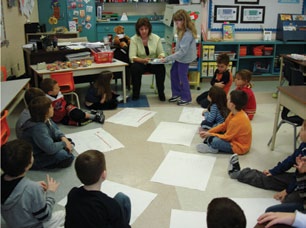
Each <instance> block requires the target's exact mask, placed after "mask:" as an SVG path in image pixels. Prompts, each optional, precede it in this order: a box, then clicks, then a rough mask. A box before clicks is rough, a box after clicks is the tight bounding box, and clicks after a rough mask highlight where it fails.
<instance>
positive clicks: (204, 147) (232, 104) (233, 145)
mask: <svg viewBox="0 0 306 228" xmlns="http://www.w3.org/2000/svg"><path fill="white" fill-rule="evenodd" d="M247 101H248V95H247V94H246V93H245V92H244V91H241V90H234V91H232V92H231V93H230V94H229V95H228V96H227V107H228V109H229V110H230V111H231V112H230V113H229V115H228V116H227V118H226V120H225V121H224V123H222V124H219V125H218V126H216V127H214V128H211V129H210V130H209V131H204V130H202V131H200V136H201V138H204V139H206V138H207V139H206V140H205V142H207V144H205V143H201V144H198V145H197V151H198V152H200V153H206V152H208V153H218V152H223V153H231V154H233V153H234V154H246V153H247V152H248V151H249V150H250V147H251V143H252V127H251V123H250V120H249V118H248V116H247V115H246V113H245V112H244V111H243V110H242V109H243V107H244V106H245V105H246V103H247ZM220 132H222V133H220ZM223 132H224V133H223Z"/></svg>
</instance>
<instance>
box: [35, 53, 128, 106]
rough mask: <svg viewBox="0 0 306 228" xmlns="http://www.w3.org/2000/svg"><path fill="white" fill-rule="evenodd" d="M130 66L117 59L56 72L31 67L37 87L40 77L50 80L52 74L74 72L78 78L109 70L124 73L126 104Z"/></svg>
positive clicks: (123, 83)
mask: <svg viewBox="0 0 306 228" xmlns="http://www.w3.org/2000/svg"><path fill="white" fill-rule="evenodd" d="M127 65H128V64H127V63H125V62H122V61H119V60H117V59H115V60H114V62H112V63H99V64H97V63H92V64H91V66H89V67H78V68H67V69H60V70H56V71H50V70H46V69H44V70H37V67H36V65H31V68H32V70H33V71H34V81H35V86H36V87H38V77H41V78H42V79H43V78H48V77H50V74H51V73H59V72H67V71H72V72H73V77H78V76H86V75H93V74H99V73H101V72H102V71H105V70H109V71H112V72H122V91H123V102H124V103H126V86H125V81H126V78H125V77H126V76H125V66H127Z"/></svg>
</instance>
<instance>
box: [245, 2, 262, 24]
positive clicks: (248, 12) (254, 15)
mask: <svg viewBox="0 0 306 228" xmlns="http://www.w3.org/2000/svg"><path fill="white" fill-rule="evenodd" d="M264 21H265V7H264V6H254V7H253V6H242V7H241V19H240V23H264Z"/></svg>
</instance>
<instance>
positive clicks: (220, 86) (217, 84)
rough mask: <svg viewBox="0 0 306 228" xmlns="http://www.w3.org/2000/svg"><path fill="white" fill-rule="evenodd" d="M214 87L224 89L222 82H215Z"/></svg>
mask: <svg viewBox="0 0 306 228" xmlns="http://www.w3.org/2000/svg"><path fill="white" fill-rule="evenodd" d="M214 85H215V86H217V87H219V88H223V87H224V84H223V82H216V83H215V84H214Z"/></svg>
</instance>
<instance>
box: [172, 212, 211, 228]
mask: <svg viewBox="0 0 306 228" xmlns="http://www.w3.org/2000/svg"><path fill="white" fill-rule="evenodd" d="M186 227H188V228H205V227H207V226H206V213H205V212H201V211H183V210H176V209H172V210H171V220H170V228H186Z"/></svg>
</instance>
